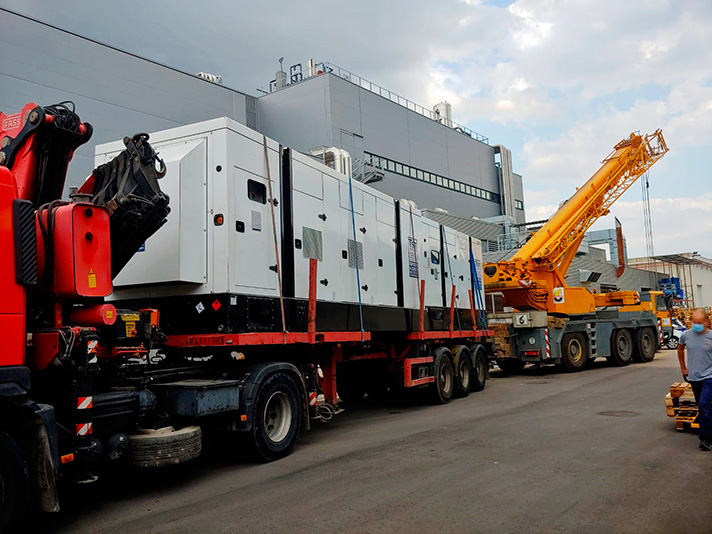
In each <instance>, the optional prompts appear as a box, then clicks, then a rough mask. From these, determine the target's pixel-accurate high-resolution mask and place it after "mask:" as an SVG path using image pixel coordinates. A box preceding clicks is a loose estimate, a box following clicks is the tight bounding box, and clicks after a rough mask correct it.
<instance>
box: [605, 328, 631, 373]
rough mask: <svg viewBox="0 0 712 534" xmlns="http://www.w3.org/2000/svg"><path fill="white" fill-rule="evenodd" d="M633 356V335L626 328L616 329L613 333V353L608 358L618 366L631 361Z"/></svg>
mask: <svg viewBox="0 0 712 534" xmlns="http://www.w3.org/2000/svg"><path fill="white" fill-rule="evenodd" d="M632 357H633V336H631V335H630V331H628V330H626V329H625V328H621V329H620V330H614V331H613V334H612V335H611V355H610V356H609V357H608V358H606V359H607V360H608V361H609V362H610V363H612V364H613V365H615V366H616V367H623V366H625V365H628V364H629V363H630V360H631V359H632Z"/></svg>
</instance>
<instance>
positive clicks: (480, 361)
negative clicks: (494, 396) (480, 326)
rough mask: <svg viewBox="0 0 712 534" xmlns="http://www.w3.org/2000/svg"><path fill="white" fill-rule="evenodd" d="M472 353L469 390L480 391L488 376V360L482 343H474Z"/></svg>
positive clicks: (483, 387)
mask: <svg viewBox="0 0 712 534" xmlns="http://www.w3.org/2000/svg"><path fill="white" fill-rule="evenodd" d="M472 354H473V356H472V361H473V362H474V365H473V369H472V381H471V386H470V391H482V390H483V389H485V384H487V378H489V361H488V359H487V355H486V354H485V348H484V347H483V346H482V345H475V347H474V348H473V351H472Z"/></svg>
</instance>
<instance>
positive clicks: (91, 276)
mask: <svg viewBox="0 0 712 534" xmlns="http://www.w3.org/2000/svg"><path fill="white" fill-rule="evenodd" d="M87 281H88V282H89V287H91V288H92V289H93V288H95V287H96V275H95V274H94V269H89V276H88V280H87Z"/></svg>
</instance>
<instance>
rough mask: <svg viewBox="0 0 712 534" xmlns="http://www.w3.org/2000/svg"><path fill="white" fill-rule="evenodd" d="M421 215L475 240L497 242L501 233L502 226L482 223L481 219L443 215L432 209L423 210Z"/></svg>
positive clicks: (450, 214)
mask: <svg viewBox="0 0 712 534" xmlns="http://www.w3.org/2000/svg"><path fill="white" fill-rule="evenodd" d="M423 214H424V215H425V216H426V217H427V218H428V219H431V220H433V221H435V222H437V223H440V224H444V225H445V226H448V227H450V228H452V229H453V230H457V231H458V232H462V233H463V234H466V235H469V236H470V237H475V238H477V239H485V240H487V241H497V236H499V235H500V234H501V233H502V225H500V224H496V223H491V222H487V221H483V220H481V219H473V218H471V217H462V216H460V215H453V214H452V213H444V212H442V211H439V210H434V209H424V210H423Z"/></svg>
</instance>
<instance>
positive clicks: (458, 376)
mask: <svg viewBox="0 0 712 534" xmlns="http://www.w3.org/2000/svg"><path fill="white" fill-rule="evenodd" d="M450 350H451V353H452V355H453V356H454V358H453V360H454V364H455V390H454V392H453V396H454V397H457V398H462V397H467V396H468V395H469V394H470V388H471V387H472V368H473V365H472V354H471V353H470V349H468V348H467V347H466V346H465V345H455V346H454V347H452V348H451V349H450Z"/></svg>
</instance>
